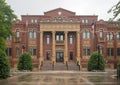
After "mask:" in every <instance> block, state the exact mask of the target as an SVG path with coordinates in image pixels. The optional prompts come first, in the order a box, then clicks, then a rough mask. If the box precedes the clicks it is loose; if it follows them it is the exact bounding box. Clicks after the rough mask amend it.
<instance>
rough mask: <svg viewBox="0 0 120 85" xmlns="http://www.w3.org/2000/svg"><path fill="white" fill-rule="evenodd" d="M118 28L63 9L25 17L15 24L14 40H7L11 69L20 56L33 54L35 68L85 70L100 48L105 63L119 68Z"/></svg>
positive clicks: (92, 16) (115, 25) (119, 44)
mask: <svg viewBox="0 0 120 85" xmlns="http://www.w3.org/2000/svg"><path fill="white" fill-rule="evenodd" d="M92 25H94V27H92ZM119 27H120V22H109V21H104V20H99V21H98V16H96V15H76V13H75V12H71V11H68V10H66V9H63V8H57V9H54V10H50V11H47V12H44V15H22V16H21V20H17V21H16V22H14V26H13V28H12V31H13V32H14V34H15V36H13V37H9V38H7V42H6V44H7V47H6V53H7V55H8V56H9V57H8V58H9V60H10V62H11V65H12V67H16V65H17V62H18V59H19V56H20V54H22V53H23V52H30V53H31V55H32V59H33V63H34V66H36V67H39V65H40V64H41V62H44V61H51V62H54V63H57V62H63V63H66V62H70V61H75V62H78V63H79V64H80V65H81V67H82V68H84V67H86V66H87V62H88V59H89V58H90V55H91V54H92V52H94V51H97V50H98V49H97V48H98V44H99V45H100V53H102V54H103V55H104V60H105V63H106V64H108V65H109V66H110V67H111V68H116V64H117V62H118V60H119V57H120V30H119V29H120V28H119ZM92 28H94V30H93V29H92ZM23 47H24V48H23Z"/></svg>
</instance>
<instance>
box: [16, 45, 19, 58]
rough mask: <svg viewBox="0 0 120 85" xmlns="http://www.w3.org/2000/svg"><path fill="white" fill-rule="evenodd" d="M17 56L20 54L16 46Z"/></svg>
mask: <svg viewBox="0 0 120 85" xmlns="http://www.w3.org/2000/svg"><path fill="white" fill-rule="evenodd" d="M16 56H19V48H18V47H16Z"/></svg>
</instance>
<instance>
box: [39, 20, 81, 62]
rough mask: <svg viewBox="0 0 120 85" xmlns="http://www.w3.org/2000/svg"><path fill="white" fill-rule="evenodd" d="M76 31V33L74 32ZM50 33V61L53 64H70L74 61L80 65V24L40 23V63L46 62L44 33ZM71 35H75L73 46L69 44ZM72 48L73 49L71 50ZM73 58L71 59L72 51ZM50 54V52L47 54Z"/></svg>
mask: <svg viewBox="0 0 120 85" xmlns="http://www.w3.org/2000/svg"><path fill="white" fill-rule="evenodd" d="M72 29H74V31H73V30H72ZM46 32H50V33H51V36H50V38H51V39H50V40H51V42H52V43H51V45H50V46H51V52H50V54H49V55H50V60H51V61H52V62H64V63H65V62H68V61H69V60H72V59H74V60H75V61H78V62H79V63H80V34H79V32H80V24H79V23H72V22H66V23H58V22H41V23H40V58H39V59H40V60H39V61H40V62H41V61H44V60H46V59H45V58H46V54H45V52H46V51H45V50H46V49H45V47H44V46H46V45H45V41H44V38H45V37H44V36H45V35H44V33H46ZM70 34H74V35H73V36H74V43H75V44H73V45H71V44H69V42H70V41H71V38H70ZM70 46H71V47H72V49H70ZM69 49H70V50H71V51H72V56H73V58H71V59H70V56H71V51H70V52H69ZM47 53H48V52H47Z"/></svg>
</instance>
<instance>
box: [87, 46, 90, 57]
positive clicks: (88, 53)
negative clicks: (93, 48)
mask: <svg viewBox="0 0 120 85" xmlns="http://www.w3.org/2000/svg"><path fill="white" fill-rule="evenodd" d="M87 55H88V56H89V55H90V48H87Z"/></svg>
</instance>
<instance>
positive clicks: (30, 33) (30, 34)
mask: <svg viewBox="0 0 120 85" xmlns="http://www.w3.org/2000/svg"><path fill="white" fill-rule="evenodd" d="M29 38H30V39H31V38H32V30H30V32H29Z"/></svg>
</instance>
